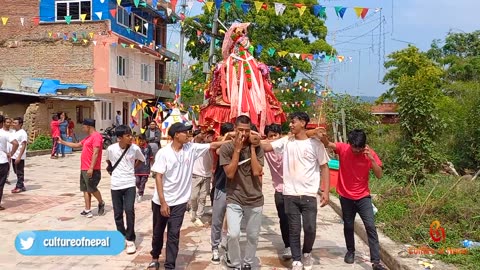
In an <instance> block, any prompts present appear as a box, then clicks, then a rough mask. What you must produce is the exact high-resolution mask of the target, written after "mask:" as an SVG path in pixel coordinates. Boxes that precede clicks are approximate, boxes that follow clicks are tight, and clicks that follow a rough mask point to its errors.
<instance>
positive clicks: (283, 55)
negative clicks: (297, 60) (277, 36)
mask: <svg viewBox="0 0 480 270" xmlns="http://www.w3.org/2000/svg"><path fill="white" fill-rule="evenodd" d="M287 54H288V52H287V51H281V52H278V55H280V57H285V56H286V55H287Z"/></svg>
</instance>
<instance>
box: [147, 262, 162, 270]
mask: <svg viewBox="0 0 480 270" xmlns="http://www.w3.org/2000/svg"><path fill="white" fill-rule="evenodd" d="M158 269H160V263H159V262H155V261H153V262H151V263H150V264H149V265H148V267H147V270H158Z"/></svg>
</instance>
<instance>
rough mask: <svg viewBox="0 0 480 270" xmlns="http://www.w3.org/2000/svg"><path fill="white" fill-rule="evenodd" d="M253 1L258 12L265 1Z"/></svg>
mask: <svg viewBox="0 0 480 270" xmlns="http://www.w3.org/2000/svg"><path fill="white" fill-rule="evenodd" d="M253 3H254V4H255V9H256V10H257V13H258V12H259V11H260V9H261V8H262V6H263V2H260V1H255V2H253Z"/></svg>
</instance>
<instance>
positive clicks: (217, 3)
mask: <svg viewBox="0 0 480 270" xmlns="http://www.w3.org/2000/svg"><path fill="white" fill-rule="evenodd" d="M221 7H222V0H215V8H217V9H220V8H221Z"/></svg>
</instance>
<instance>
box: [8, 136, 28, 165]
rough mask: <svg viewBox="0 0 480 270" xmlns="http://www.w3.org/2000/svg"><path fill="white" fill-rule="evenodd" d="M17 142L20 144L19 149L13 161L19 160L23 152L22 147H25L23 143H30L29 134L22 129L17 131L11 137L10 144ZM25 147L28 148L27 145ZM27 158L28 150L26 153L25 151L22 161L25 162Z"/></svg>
mask: <svg viewBox="0 0 480 270" xmlns="http://www.w3.org/2000/svg"><path fill="white" fill-rule="evenodd" d="M15 140H17V142H18V148H17V151H16V152H15V154H13V156H12V159H17V158H18V156H19V155H20V151H21V150H22V147H23V145H22V144H23V142H28V135H27V132H25V130H23V129H20V130H19V131H16V132H14V133H12V134H11V135H10V140H9V142H10V143H12V142H13V141H15ZM25 147H27V145H26V144H25ZM10 150H11V148H10ZM26 158H27V149H25V151H23V154H22V156H21V158H20V159H23V160H25V159H26Z"/></svg>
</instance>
